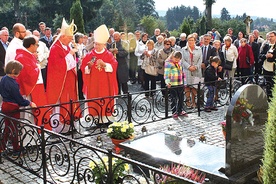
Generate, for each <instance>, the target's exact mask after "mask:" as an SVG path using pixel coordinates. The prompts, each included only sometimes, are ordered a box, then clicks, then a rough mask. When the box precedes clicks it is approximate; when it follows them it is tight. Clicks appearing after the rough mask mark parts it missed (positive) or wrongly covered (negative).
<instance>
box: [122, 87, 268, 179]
mask: <svg viewBox="0 0 276 184" xmlns="http://www.w3.org/2000/svg"><path fill="white" fill-rule="evenodd" d="M267 109H268V103H267V98H266V94H265V93H264V91H263V90H262V88H261V87H259V86H257V85H252V84H249V85H244V86H242V87H241V88H240V89H239V90H238V91H237V92H236V93H235V95H234V97H233V98H232V100H231V103H230V105H229V108H228V111H227V114H226V124H227V125H226V132H227V133H226V144H225V148H221V147H217V146H214V145H208V144H206V143H203V142H200V141H197V140H190V139H184V138H180V137H178V136H176V135H171V134H168V133H163V132H160V133H155V134H151V135H147V136H143V137H140V138H137V139H134V140H132V141H127V142H124V143H121V144H120V146H121V147H122V148H123V149H124V150H125V153H126V154H129V155H130V157H131V158H132V159H134V160H138V161H141V162H143V163H146V164H149V165H152V166H155V167H159V166H160V165H164V164H170V163H180V164H184V165H186V166H189V167H191V168H194V169H198V170H200V171H203V172H205V173H206V174H207V177H208V178H209V179H210V181H211V182H214V183H232V182H235V183H245V182H246V181H248V180H250V179H251V178H252V177H254V175H255V174H256V171H257V169H258V166H259V164H260V163H261V158H262V154H263V146H264V140H263V134H262V131H263V129H264V126H265V122H266V120H267Z"/></svg>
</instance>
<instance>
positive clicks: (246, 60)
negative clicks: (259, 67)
mask: <svg viewBox="0 0 276 184" xmlns="http://www.w3.org/2000/svg"><path fill="white" fill-rule="evenodd" d="M240 44H241V46H239V48H238V52H239V57H238V61H239V69H240V75H241V76H249V75H251V67H252V66H254V55H253V51H252V47H251V46H250V45H249V44H247V40H246V39H245V38H242V39H241V40H240ZM244 82H245V78H242V83H243V84H244Z"/></svg>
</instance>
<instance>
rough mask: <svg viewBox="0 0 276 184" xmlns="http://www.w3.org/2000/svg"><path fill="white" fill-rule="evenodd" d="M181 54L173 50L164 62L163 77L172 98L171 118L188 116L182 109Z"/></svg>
mask: <svg viewBox="0 0 276 184" xmlns="http://www.w3.org/2000/svg"><path fill="white" fill-rule="evenodd" d="M181 58H182V54H181V53H180V52H178V51H177V52H173V53H172V54H171V57H169V60H167V61H166V62H165V70H164V79H165V83H166V85H167V87H168V88H169V89H170V95H171V98H172V103H171V109H172V113H173V118H174V119H176V118H178V116H186V117H187V116H188V114H187V113H186V112H185V111H184V110H183V100H184V94H183V89H184V87H183V71H182V67H181V63H180V61H181Z"/></svg>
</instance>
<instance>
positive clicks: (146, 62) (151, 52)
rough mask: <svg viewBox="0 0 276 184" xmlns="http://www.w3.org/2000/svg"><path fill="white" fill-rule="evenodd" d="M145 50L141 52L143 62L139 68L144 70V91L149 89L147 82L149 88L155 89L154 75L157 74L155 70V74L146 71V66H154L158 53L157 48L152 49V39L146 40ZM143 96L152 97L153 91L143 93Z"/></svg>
mask: <svg viewBox="0 0 276 184" xmlns="http://www.w3.org/2000/svg"><path fill="white" fill-rule="evenodd" d="M146 45H147V50H146V51H145V52H144V53H143V55H142V56H141V59H143V63H142V66H141V68H142V69H143V70H145V72H144V80H145V85H144V89H145V90H146V91H148V90H149V82H150V85H151V88H150V89H151V90H155V89H156V75H157V71H156V74H153V73H147V70H146V67H148V66H150V65H151V66H154V67H155V68H157V67H156V59H157V54H158V50H156V49H154V42H153V40H148V41H147V43H146ZM145 96H146V97H147V98H148V97H149V96H151V97H153V96H154V92H151V93H150V94H149V92H146V93H145Z"/></svg>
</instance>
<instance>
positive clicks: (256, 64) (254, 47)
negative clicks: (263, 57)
mask: <svg viewBox="0 0 276 184" xmlns="http://www.w3.org/2000/svg"><path fill="white" fill-rule="evenodd" d="M254 40H255V36H254V35H253V34H250V35H249V37H248V44H249V45H250V46H251V48H252V51H253V55H254V67H255V74H259V75H260V74H261V73H262V65H261V64H259V62H258V61H259V54H260V46H259V44H258V43H256V42H255V41H254ZM251 74H253V68H252V70H251Z"/></svg>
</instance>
